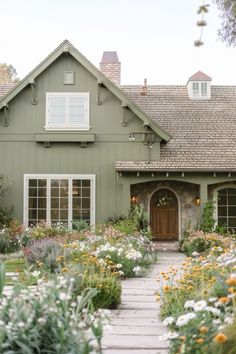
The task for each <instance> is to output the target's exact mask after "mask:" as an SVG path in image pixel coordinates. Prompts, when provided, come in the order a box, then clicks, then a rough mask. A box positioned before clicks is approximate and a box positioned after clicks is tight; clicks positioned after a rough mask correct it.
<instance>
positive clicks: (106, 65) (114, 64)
mask: <svg viewBox="0 0 236 354" xmlns="http://www.w3.org/2000/svg"><path fill="white" fill-rule="evenodd" d="M120 67H121V63H120V61H119V59H118V55H117V53H116V52H103V56H102V60H101V62H100V70H101V71H102V72H103V74H104V75H106V76H107V77H108V79H110V80H111V81H112V82H113V83H114V84H115V85H120Z"/></svg>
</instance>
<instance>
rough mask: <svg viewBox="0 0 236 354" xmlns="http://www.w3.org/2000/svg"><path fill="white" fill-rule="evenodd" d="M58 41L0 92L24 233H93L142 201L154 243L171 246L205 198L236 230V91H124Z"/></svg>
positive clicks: (1, 138)
mask: <svg viewBox="0 0 236 354" xmlns="http://www.w3.org/2000/svg"><path fill="white" fill-rule="evenodd" d="M100 69H101V70H98V69H97V68H96V67H95V66H94V65H92V64H91V63H90V62H89V61H88V60H87V59H86V58H85V57H84V56H83V55H82V54H81V53H80V52H79V51H78V50H77V49H76V48H75V47H74V46H73V45H72V44H71V43H70V42H69V41H67V40H65V41H64V42H63V43H62V44H61V45H59V47H58V48H56V50H55V51H54V52H52V53H51V54H50V55H49V56H48V57H47V58H46V59H45V60H44V61H43V62H42V63H41V64H39V65H38V66H37V67H36V68H35V69H34V70H33V71H32V72H31V73H29V75H27V76H26V77H25V79H23V80H22V81H21V82H20V83H18V84H17V85H16V86H13V85H12V84H9V85H0V95H1V98H0V122H1V126H0V166H1V171H0V172H1V174H3V175H4V176H7V177H8V178H9V181H10V182H11V187H10V190H9V193H8V195H7V196H6V197H5V200H3V201H2V203H3V205H13V206H14V212H15V217H16V218H18V219H20V220H22V221H23V222H24V223H25V225H32V224H36V223H38V222H39V221H41V220H45V221H46V222H47V223H49V224H50V223H56V222H62V223H66V224H67V225H68V226H69V227H73V223H74V222H78V221H80V220H86V221H87V222H88V223H90V224H95V223H100V222H104V221H105V220H106V218H108V217H110V216H112V215H114V214H115V215H120V214H122V213H127V212H128V210H129V209H130V206H131V204H132V203H142V204H143V205H144V207H145V209H146V211H147V213H148V217H149V221H150V225H151V228H152V230H153V234H154V236H155V237H156V238H157V239H167V240H178V239H180V238H181V234H182V232H183V230H184V229H185V227H186V225H187V224H188V223H189V220H191V222H192V224H194V223H196V222H197V220H198V218H199V216H200V214H201V212H202V210H203V208H204V205H205V203H206V201H207V200H208V199H212V198H214V197H217V198H216V208H215V219H216V222H217V223H218V224H219V225H224V226H225V227H227V229H228V230H229V231H232V232H234V230H236V183H235V181H236V144H235V143H236V87H227V86H212V85H211V78H210V77H209V76H207V75H205V74H204V73H202V72H198V73H196V74H195V75H193V76H192V77H190V78H189V80H188V83H187V85H186V86H148V85H147V83H146V82H144V85H137V86H134V85H132V86H121V85H120V62H119V60H118V57H117V54H116V53H115V52H105V53H104V55H103V58H102V61H101V63H100Z"/></svg>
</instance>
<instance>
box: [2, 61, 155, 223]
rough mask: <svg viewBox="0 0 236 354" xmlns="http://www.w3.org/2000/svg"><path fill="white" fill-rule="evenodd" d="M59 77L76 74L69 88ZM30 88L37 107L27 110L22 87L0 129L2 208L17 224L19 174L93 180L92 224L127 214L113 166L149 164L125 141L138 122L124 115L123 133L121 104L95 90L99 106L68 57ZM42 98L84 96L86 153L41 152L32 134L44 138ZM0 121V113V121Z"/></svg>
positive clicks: (58, 147) (68, 148)
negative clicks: (90, 138) (89, 137)
mask: <svg viewBox="0 0 236 354" xmlns="http://www.w3.org/2000/svg"><path fill="white" fill-rule="evenodd" d="M64 71H74V72H75V84H74V85H64V84H63V72H64ZM35 88H36V98H37V100H38V102H37V104H36V105H32V103H31V99H32V96H31V89H30V87H29V86H28V87H26V88H25V89H24V90H23V91H22V92H21V93H19V94H18V95H17V96H16V97H15V98H14V99H13V100H12V101H11V102H10V103H9V110H8V114H9V122H10V125H9V126H8V127H3V126H2V125H1V126H0V166H1V171H0V173H1V174H3V175H5V176H7V177H8V178H9V181H10V183H11V187H10V189H9V193H8V195H7V196H6V197H5V198H4V200H2V201H1V204H3V205H6V204H7V205H13V206H14V210H15V216H16V217H17V218H18V219H20V220H22V219H23V179H24V174H95V175H96V222H103V221H104V220H105V219H106V218H107V217H109V216H112V215H113V214H120V213H121V212H126V211H127V210H125V209H127V207H128V203H127V198H129V196H127V198H126V200H125V201H124V198H123V194H122V193H123V186H122V185H121V184H119V183H118V182H117V174H116V171H115V161H116V160H147V159H148V147H147V146H145V145H144V144H143V143H142V142H138V141H135V142H132V141H129V140H128V138H129V133H130V132H133V131H143V122H142V121H141V120H140V119H139V118H137V117H136V116H135V115H134V114H133V113H132V112H131V111H129V110H125V119H126V121H127V126H125V127H123V126H122V125H121V120H122V107H121V102H120V101H119V100H118V99H117V98H116V97H115V96H114V95H113V94H112V93H111V92H110V91H109V90H108V89H106V88H100V101H101V104H100V105H98V104H97V103H96V98H97V80H96V79H95V78H94V77H93V75H92V74H91V73H89V72H88V71H87V70H86V69H84V68H83V67H82V65H80V64H79V63H78V62H77V61H76V60H75V59H74V58H72V57H71V56H70V55H69V54H63V55H62V56H61V57H60V58H58V59H57V60H56V61H55V62H54V63H53V64H51V65H50V66H49V67H48V68H47V69H46V70H45V71H44V72H43V73H42V74H41V75H40V76H39V77H38V78H37V79H36V80H35ZM46 92H89V94H90V125H91V129H90V131H89V132H86V134H90V133H91V134H94V142H89V143H87V147H86V148H81V147H80V143H75V142H63V143H62V142H60V143H58V142H57V143H52V144H51V147H50V148H45V147H44V144H43V143H37V142H36V138H35V137H36V134H47V132H46V131H45V128H44V126H45V104H46V102H45V98H46ZM2 118H3V112H0V121H1V119H2ZM50 133H51V132H50ZM50 133H48V134H50ZM65 133H66V134H68V133H69V132H65ZM73 133H74V132H73ZM60 134H63V132H60ZM78 134H80V132H78ZM81 134H82V133H81ZM150 157H151V160H158V159H159V144H154V148H153V149H152V150H151V156H150Z"/></svg>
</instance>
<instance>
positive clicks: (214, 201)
mask: <svg viewBox="0 0 236 354" xmlns="http://www.w3.org/2000/svg"><path fill="white" fill-rule="evenodd" d="M226 188H233V189H236V185H235V184H224V185H222V186H219V187H217V188H216V189H214V191H213V203H214V204H215V208H214V214H213V218H214V220H215V227H216V226H218V192H219V191H220V190H221V189H226Z"/></svg>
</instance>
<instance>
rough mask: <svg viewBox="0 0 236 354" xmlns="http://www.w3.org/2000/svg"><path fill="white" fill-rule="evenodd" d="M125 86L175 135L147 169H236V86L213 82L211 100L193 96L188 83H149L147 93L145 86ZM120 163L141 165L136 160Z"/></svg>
mask: <svg viewBox="0 0 236 354" xmlns="http://www.w3.org/2000/svg"><path fill="white" fill-rule="evenodd" d="M122 89H123V90H124V91H125V93H126V94H128V96H129V97H130V98H131V99H132V100H133V101H134V102H135V103H136V104H137V105H139V106H140V107H141V109H142V110H144V112H145V113H146V114H147V115H148V116H149V117H150V118H151V119H153V120H154V121H155V122H157V123H158V125H159V126H160V127H162V128H163V129H165V130H166V131H168V132H169V133H170V134H171V135H172V139H171V140H170V141H169V142H168V143H167V144H165V145H164V144H163V145H161V157H160V161H159V162H153V164H148V165H149V166H148V165H147V164H145V166H146V169H150V170H151V169H154V170H155V169H157V170H159V169H162V170H168V169H170V170H171V169H179V170H181V169H183V170H184V169H199V170H236V87H230V86H212V87H211V99H210V100H190V99H189V96H188V92H187V87H186V86H148V89H147V96H142V95H140V92H141V89H142V86H122ZM122 163H123V165H122ZM139 163H141V165H142V162H139ZM129 165H130V167H129ZM122 166H123V167H122ZM116 167H117V169H118V170H122V169H127V170H129V169H132V168H133V169H137V170H138V169H140V165H138V164H136V163H135V162H134V161H130V162H125V161H123V162H117V166H116Z"/></svg>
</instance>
